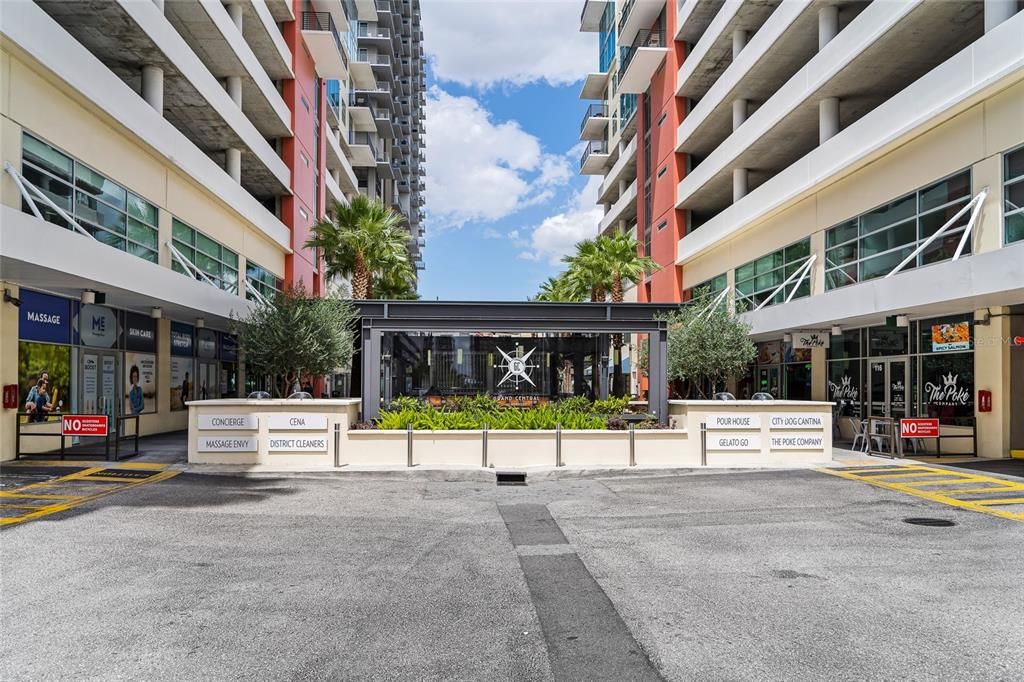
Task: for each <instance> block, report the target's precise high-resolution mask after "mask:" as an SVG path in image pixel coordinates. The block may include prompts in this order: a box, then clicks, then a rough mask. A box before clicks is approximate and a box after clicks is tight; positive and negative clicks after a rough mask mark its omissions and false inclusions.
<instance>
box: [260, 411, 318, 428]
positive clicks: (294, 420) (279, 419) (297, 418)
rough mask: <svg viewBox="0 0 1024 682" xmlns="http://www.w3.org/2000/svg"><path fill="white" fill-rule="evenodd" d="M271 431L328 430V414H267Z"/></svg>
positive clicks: (268, 426)
mask: <svg viewBox="0 0 1024 682" xmlns="http://www.w3.org/2000/svg"><path fill="white" fill-rule="evenodd" d="M267 428H268V429H270V430H271V431H326V430H327V415H326V414H271V415H269V416H267Z"/></svg>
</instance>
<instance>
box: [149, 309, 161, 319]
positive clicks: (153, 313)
mask: <svg viewBox="0 0 1024 682" xmlns="http://www.w3.org/2000/svg"><path fill="white" fill-rule="evenodd" d="M149 316H150V317H152V318H153V319H154V320H159V319H160V318H161V317H163V316H164V309H163V308H160V307H159V306H155V307H153V308H150V309H149Z"/></svg>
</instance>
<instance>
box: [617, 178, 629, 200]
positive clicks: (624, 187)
mask: <svg viewBox="0 0 1024 682" xmlns="http://www.w3.org/2000/svg"><path fill="white" fill-rule="evenodd" d="M627 189H629V185H627V184H626V181H625V180H619V196H620V197H621V196H622V195H623V194H625V193H626V190H627Z"/></svg>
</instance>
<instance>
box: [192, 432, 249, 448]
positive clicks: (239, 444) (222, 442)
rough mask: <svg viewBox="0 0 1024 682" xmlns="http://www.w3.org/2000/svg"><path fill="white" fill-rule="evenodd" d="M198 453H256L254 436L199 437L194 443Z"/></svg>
mask: <svg viewBox="0 0 1024 682" xmlns="http://www.w3.org/2000/svg"><path fill="white" fill-rule="evenodd" d="M196 449H197V450H198V451H199V452H256V438H255V437H254V436H200V437H199V439H198V441H197V442H196Z"/></svg>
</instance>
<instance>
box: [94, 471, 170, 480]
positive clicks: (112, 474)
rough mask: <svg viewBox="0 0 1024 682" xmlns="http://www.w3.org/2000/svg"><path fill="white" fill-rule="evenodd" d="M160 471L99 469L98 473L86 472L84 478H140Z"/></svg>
mask: <svg viewBox="0 0 1024 682" xmlns="http://www.w3.org/2000/svg"><path fill="white" fill-rule="evenodd" d="M158 473H160V472H159V471H131V470H127V469H104V470H103V471H97V472H96V473H92V474H86V475H85V476H83V477H82V478H92V477H96V478H123V479H132V480H139V479H144V478H150V477H151V476H156V475H157V474H158Z"/></svg>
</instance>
